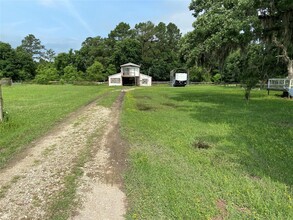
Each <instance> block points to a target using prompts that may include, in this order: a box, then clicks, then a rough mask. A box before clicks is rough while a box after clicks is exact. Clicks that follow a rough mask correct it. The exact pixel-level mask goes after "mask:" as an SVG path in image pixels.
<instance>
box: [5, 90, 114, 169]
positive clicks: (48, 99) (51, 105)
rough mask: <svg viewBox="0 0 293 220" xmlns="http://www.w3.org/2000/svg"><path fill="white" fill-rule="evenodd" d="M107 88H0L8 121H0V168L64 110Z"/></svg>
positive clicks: (57, 118)
mask: <svg viewBox="0 0 293 220" xmlns="http://www.w3.org/2000/svg"><path fill="white" fill-rule="evenodd" d="M111 89H112V88H109V87H106V86H72V85H56V86H54V85H50V86H45V85H44V86H41V85H17V86H12V87H2V92H3V99H4V108H5V111H7V112H8V120H7V121H6V122H4V123H2V124H0V167H1V166H3V165H4V164H5V163H6V162H7V160H9V159H10V158H11V157H13V155H15V153H17V152H19V151H21V150H22V149H23V148H24V147H25V146H26V145H27V144H28V143H30V142H31V141H32V140H34V139H36V138H37V137H39V136H40V135H42V134H44V132H46V131H48V130H49V128H51V127H52V126H53V125H54V124H56V123H57V122H59V121H60V120H62V119H63V118H64V117H65V116H66V115H68V113H70V112H72V111H74V110H76V109H77V108H79V107H81V106H82V105H85V104H86V103H88V102H90V101H93V100H94V99H95V98H97V97H98V96H99V95H102V94H104V93H105V92H107V91H109V90H111Z"/></svg>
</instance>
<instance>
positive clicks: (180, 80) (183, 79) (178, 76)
mask: <svg viewBox="0 0 293 220" xmlns="http://www.w3.org/2000/svg"><path fill="white" fill-rule="evenodd" d="M170 83H171V86H174V87H175V86H186V85H188V83H189V74H188V71H187V70H185V69H180V68H179V69H174V70H172V71H171V72H170Z"/></svg>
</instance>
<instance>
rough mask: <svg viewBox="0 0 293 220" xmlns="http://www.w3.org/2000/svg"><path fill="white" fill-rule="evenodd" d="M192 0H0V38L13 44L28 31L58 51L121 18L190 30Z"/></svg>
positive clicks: (100, 33)
mask: <svg viewBox="0 0 293 220" xmlns="http://www.w3.org/2000/svg"><path fill="white" fill-rule="evenodd" d="M190 2H191V0H0V41H2V42H5V43H9V44H10V45H11V46H12V47H13V48H15V47H17V46H19V45H20V44H21V40H22V39H24V37H25V36H27V35H29V34H33V35H34V36H35V37H36V38H38V39H40V40H41V42H42V44H43V45H44V46H45V47H46V49H53V50H54V51H55V52H56V53H60V52H68V51H69V49H71V48H72V49H74V50H79V49H80V47H81V43H82V42H83V41H84V40H85V39H86V38H87V37H96V36H101V37H107V36H108V34H109V33H110V31H111V30H113V29H114V28H115V27H116V26H117V25H118V24H119V23H120V22H126V23H128V24H129V25H130V26H131V28H134V26H135V24H138V23H139V22H147V21H151V22H153V23H154V24H158V23H159V22H164V23H166V24H168V23H170V22H172V23H174V24H176V25H177V27H178V28H179V29H180V30H181V33H182V34H185V33H187V32H188V31H191V30H192V29H193V28H192V23H193V22H194V20H195V19H194V17H192V12H191V11H189V9H188V6H189V4H190Z"/></svg>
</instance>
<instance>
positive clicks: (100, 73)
mask: <svg viewBox="0 0 293 220" xmlns="http://www.w3.org/2000/svg"><path fill="white" fill-rule="evenodd" d="M105 78H106V76H105V73H104V67H103V65H102V64H101V63H100V62H98V61H95V62H94V63H93V65H91V66H90V67H89V68H87V70H86V80H88V81H104V80H105Z"/></svg>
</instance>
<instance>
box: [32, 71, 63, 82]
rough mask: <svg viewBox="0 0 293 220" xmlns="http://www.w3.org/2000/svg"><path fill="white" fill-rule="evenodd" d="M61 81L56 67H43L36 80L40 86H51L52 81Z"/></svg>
mask: <svg viewBox="0 0 293 220" xmlns="http://www.w3.org/2000/svg"><path fill="white" fill-rule="evenodd" d="M57 80H59V75H58V73H57V70H56V68H54V67H42V68H39V69H38V70H37V75H36V77H35V79H34V82H35V83H38V84H49V82H50V81H57Z"/></svg>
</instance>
